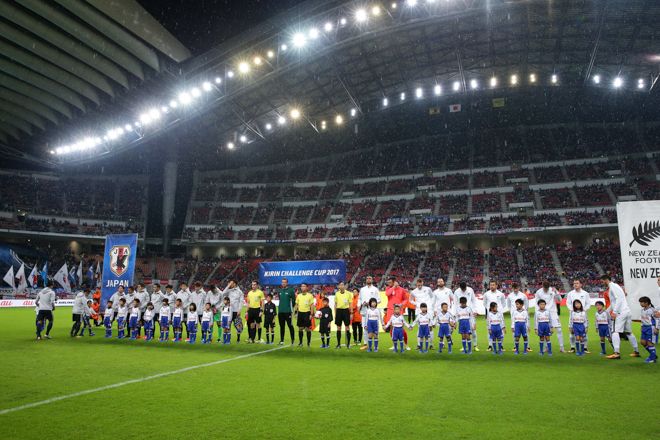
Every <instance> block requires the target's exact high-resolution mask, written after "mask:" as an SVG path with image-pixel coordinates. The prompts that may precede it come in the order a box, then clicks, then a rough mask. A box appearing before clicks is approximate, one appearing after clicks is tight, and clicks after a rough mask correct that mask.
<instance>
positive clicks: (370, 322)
mask: <svg viewBox="0 0 660 440" xmlns="http://www.w3.org/2000/svg"><path fill="white" fill-rule="evenodd" d="M377 306H378V302H377V301H376V298H371V299H370V300H369V308H368V309H367V333H368V334H369V348H367V351H368V352H370V351H371V347H372V345H373V347H374V352H378V323H379V322H380V324H382V325H383V327H385V323H384V322H383V314H382V313H381V311H380V309H378V308H376V307H377Z"/></svg>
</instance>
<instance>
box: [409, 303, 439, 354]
mask: <svg viewBox="0 0 660 440" xmlns="http://www.w3.org/2000/svg"><path fill="white" fill-rule="evenodd" d="M419 308H420V310H421V313H420V314H419V315H417V317H416V318H415V320H414V321H413V322H412V324H410V325H408V328H409V329H412V328H413V327H414V326H415V324H418V325H419V329H418V330H417V338H419V352H420V353H428V352H429V339H430V337H431V330H430V327H431V325H432V321H433V317H432V316H431V315H430V314H428V313H427V312H426V310H427V307H426V303H421V304H420V305H419Z"/></svg>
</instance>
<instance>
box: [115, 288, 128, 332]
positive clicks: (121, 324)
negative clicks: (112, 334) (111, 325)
mask: <svg viewBox="0 0 660 440" xmlns="http://www.w3.org/2000/svg"><path fill="white" fill-rule="evenodd" d="M127 315H128V308H127V307H126V300H125V299H124V298H122V299H120V300H119V307H118V308H117V339H124V338H125V337H126V333H125V332H126V330H125V329H126V316H127Z"/></svg>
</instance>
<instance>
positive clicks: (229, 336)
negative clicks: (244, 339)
mask: <svg viewBox="0 0 660 440" xmlns="http://www.w3.org/2000/svg"><path fill="white" fill-rule="evenodd" d="M229 343H231V333H227V344H229Z"/></svg>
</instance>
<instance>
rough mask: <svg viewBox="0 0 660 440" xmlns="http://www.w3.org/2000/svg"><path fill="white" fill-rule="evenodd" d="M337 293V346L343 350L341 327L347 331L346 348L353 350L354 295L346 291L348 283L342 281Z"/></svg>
mask: <svg viewBox="0 0 660 440" xmlns="http://www.w3.org/2000/svg"><path fill="white" fill-rule="evenodd" d="M337 288H338V290H337V292H336V293H335V311H334V312H335V325H336V326H337V346H336V347H335V348H341V326H342V324H344V328H345V329H346V348H347V349H349V348H351V327H350V325H351V316H353V294H352V293H350V292H349V291H347V290H346V283H345V282H343V281H340V282H339V284H338V285H337Z"/></svg>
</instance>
